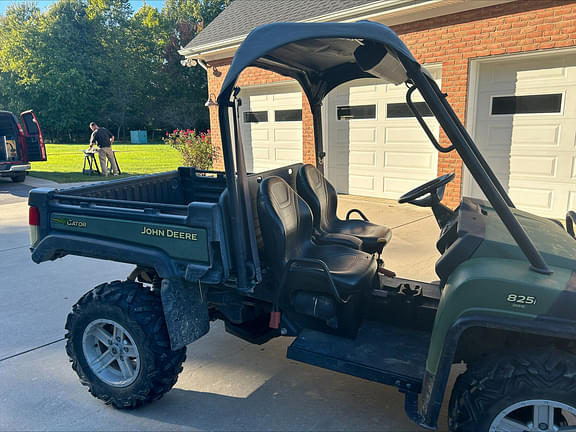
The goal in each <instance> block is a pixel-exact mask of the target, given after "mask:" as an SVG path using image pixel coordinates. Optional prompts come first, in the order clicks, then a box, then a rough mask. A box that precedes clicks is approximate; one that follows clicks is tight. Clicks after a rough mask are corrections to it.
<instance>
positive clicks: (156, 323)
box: [66, 281, 186, 409]
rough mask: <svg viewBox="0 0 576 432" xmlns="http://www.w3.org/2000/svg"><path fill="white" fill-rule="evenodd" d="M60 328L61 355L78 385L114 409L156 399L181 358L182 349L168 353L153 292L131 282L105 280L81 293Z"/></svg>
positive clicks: (167, 387)
mask: <svg viewBox="0 0 576 432" xmlns="http://www.w3.org/2000/svg"><path fill="white" fill-rule="evenodd" d="M66 330H68V332H67V334H66V339H67V343H66V352H67V353H68V356H69V357H70V361H71V362H72V368H73V369H74V371H76V373H77V374H78V376H79V377H80V381H81V382H82V384H84V385H85V386H88V389H89V391H90V393H92V395H93V396H94V397H97V398H98V399H101V400H103V401H104V402H105V403H106V404H108V405H112V406H114V407H115V408H120V409H131V408H136V407H138V406H140V405H142V404H145V403H147V402H151V401H154V400H157V399H160V398H161V397H162V396H163V395H164V393H166V392H168V391H169V390H170V389H171V388H172V386H173V385H174V384H175V383H176V380H177V379H178V374H179V373H180V372H181V371H182V363H183V362H184V360H185V359H186V348H182V349H179V350H178V351H172V350H171V349H170V340H169V337H168V331H167V328H166V322H165V320H164V314H163V312H162V302H161V299H160V295H159V293H157V292H152V291H150V290H149V289H148V288H145V287H144V286H142V285H141V284H139V283H136V282H130V281H126V282H120V281H116V282H111V283H108V284H102V285H99V286H97V287H96V288H94V289H93V290H92V291H89V292H88V293H86V294H85V295H84V296H83V297H82V298H81V299H80V300H79V301H78V303H76V304H75V305H74V307H73V308H72V312H71V313H70V314H69V315H68V319H67V321H66ZM108 335H109V336H111V337H109V336H108ZM106 339H109V340H106ZM122 354H124V356H122V357H120V355H122ZM111 356H113V357H114V359H113V360H112V361H111V363H109V365H108V366H106V367H104V365H105V364H106V363H108V362H109V361H110V360H111V359H112V358H113V357H111ZM87 359H89V360H90V364H92V366H90V364H89V360H87ZM98 359H101V360H98ZM100 368H102V370H99V369H100Z"/></svg>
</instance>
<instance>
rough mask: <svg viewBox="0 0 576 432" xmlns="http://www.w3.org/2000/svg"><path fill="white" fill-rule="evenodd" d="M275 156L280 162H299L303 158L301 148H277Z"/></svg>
mask: <svg viewBox="0 0 576 432" xmlns="http://www.w3.org/2000/svg"><path fill="white" fill-rule="evenodd" d="M275 156H276V160H277V161H279V162H298V161H299V160H301V159H302V154H301V153H300V151H299V149H287V148H277V149H276V152H275Z"/></svg>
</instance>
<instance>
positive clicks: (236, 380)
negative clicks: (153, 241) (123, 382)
mask: <svg viewBox="0 0 576 432" xmlns="http://www.w3.org/2000/svg"><path fill="white" fill-rule="evenodd" d="M27 183H34V184H35V185H40V183H41V182H38V180H35V179H33V178H30V179H28V180H27ZM29 189H30V186H29V185H23V184H13V183H12V182H10V181H6V180H4V179H0V275H1V282H0V328H1V329H2V331H1V337H0V383H1V385H0V430H5V431H8V430H10V431H15V430H88V431H92V430H94V431H103V430H123V431H127V430H150V431H151V430H154V431H156V430H203V431H215V430H218V431H224V430H225V431H248V430H249V431H270V430H275V431H288V430H289V431H310V430H315V431H396V432H400V431H419V430H421V429H420V428H418V427H417V426H415V425H414V424H413V423H411V422H410V421H409V420H408V419H407V418H406V416H405V414H404V406H403V404H404V399H403V395H402V394H401V393H399V392H397V391H396V390H395V389H392V388H389V387H386V386H383V385H379V384H375V383H372V382H368V381H363V380H360V379H356V378H353V377H350V376H346V375H342V374H338V373H334V372H330V371H326V370H323V369H320V368H315V367H313V366H308V365H304V364H300V363H297V362H294V361H291V360H287V359H286V358H285V352H286V348H287V347H288V345H289V344H290V343H291V342H292V339H289V338H279V339H275V340H272V341H270V342H269V343H267V344H265V345H263V346H255V345H251V344H249V343H246V342H244V341H242V340H240V339H236V338H234V337H233V336H230V335H228V334H227V333H225V332H224V330H223V326H222V325H221V324H218V323H217V324H215V325H213V328H212V331H211V332H210V333H209V334H208V335H207V336H205V337H204V338H202V339H201V340H199V341H197V342H195V343H194V344H192V345H190V346H189V347H188V359H187V360H186V363H185V365H184V371H183V372H182V374H181V375H180V379H179V380H178V382H177V384H176V386H175V388H174V389H173V390H172V391H171V392H169V393H168V394H167V395H166V396H165V397H164V398H163V399H161V400H160V401H157V402H155V403H152V404H150V405H147V406H145V407H143V408H140V409H137V410H134V411H118V410H115V409H113V408H109V407H107V406H105V405H104V404H102V403H101V402H100V401H98V400H96V399H94V398H93V397H92V396H90V394H89V393H88V391H87V390H86V388H85V387H83V386H82V385H81V384H80V382H79V380H78V379H77V377H76V375H75V374H74V372H73V371H72V369H71V367H70V366H69V363H68V359H67V356H66V353H65V351H64V342H63V340H62V339H63V335H64V323H65V320H66V315H67V313H68V312H69V310H70V309H71V307H72V305H73V304H74V303H75V302H76V300H77V299H78V298H79V297H80V296H81V295H82V294H83V293H84V292H86V291H88V290H89V289H91V288H92V287H94V286H95V285H97V284H98V283H101V282H105V281H111V280H116V279H123V278H125V277H126V275H127V274H128V273H129V272H130V270H131V266H128V265H124V264H118V263H113V262H102V261H96V260H91V259H86V258H79V257H65V258H63V259H60V260H57V261H54V262H50V263H43V264H42V265H37V264H34V263H33V262H32V261H31V260H30V256H29V251H28V228H27V223H28V217H27V204H26V198H27V193H28V190H29ZM340 202H341V206H340V207H341V208H340V209H339V211H340V213H342V214H343V213H345V211H346V210H347V209H348V208H352V207H356V208H360V209H362V210H363V211H364V213H366V215H367V216H368V217H369V218H370V219H371V220H373V221H375V222H379V223H384V224H387V225H388V226H391V227H393V228H394V230H393V231H394V236H393V239H392V243H391V244H390V245H389V246H388V247H387V248H386V250H385V256H384V259H385V261H386V266H387V267H388V268H390V269H392V270H394V271H395V272H396V273H397V274H398V275H399V276H405V277H409V278H415V279H420V280H434V279H435V278H436V277H435V275H434V271H433V264H434V261H435V260H436V258H437V256H438V255H437V252H436V251H435V249H434V243H435V241H436V239H437V236H438V228H437V227H436V223H435V221H434V218H433V217H432V215H431V212H430V211H429V210H428V209H420V208H416V207H413V206H408V205H404V206H399V205H398V204H396V203H394V202H391V201H383V200H376V199H370V198H358V197H350V196H343V197H341V199H340ZM440 424H441V430H446V420H445V410H444V411H443V414H442V419H441V423H440Z"/></svg>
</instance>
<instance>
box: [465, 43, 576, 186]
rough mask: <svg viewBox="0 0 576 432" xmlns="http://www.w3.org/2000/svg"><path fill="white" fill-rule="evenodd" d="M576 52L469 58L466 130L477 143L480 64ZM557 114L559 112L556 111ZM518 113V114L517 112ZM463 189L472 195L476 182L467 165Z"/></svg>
mask: <svg viewBox="0 0 576 432" xmlns="http://www.w3.org/2000/svg"><path fill="white" fill-rule="evenodd" d="M573 52H576V48H575V47H567V48H553V49H547V50H539V51H531V52H527V53H515V54H501V55H495V56H490V57H477V58H471V59H470V60H469V66H468V71H469V75H468V94H467V95H466V130H467V131H468V133H469V134H470V136H471V137H472V141H474V143H476V119H477V118H478V115H477V114H478V111H477V107H478V103H477V101H478V89H479V83H480V65H481V64H486V63H497V62H504V61H506V60H512V61H513V60H519V59H524V58H532V57H538V56H546V55H561V54H565V53H573ZM565 100H566V97H565V95H564V97H563V101H562V104H563V107H562V110H564V103H565ZM554 114H557V113H554ZM515 115H518V114H515ZM462 168H463V169H462V190H461V196H462V197H465V196H470V195H471V193H472V184H473V182H474V178H473V177H472V175H471V174H470V171H468V168H466V165H463V166H462Z"/></svg>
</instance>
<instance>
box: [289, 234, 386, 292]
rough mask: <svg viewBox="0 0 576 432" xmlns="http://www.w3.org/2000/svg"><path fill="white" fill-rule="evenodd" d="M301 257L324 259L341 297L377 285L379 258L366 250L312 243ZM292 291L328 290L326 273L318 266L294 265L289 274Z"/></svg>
mask: <svg viewBox="0 0 576 432" xmlns="http://www.w3.org/2000/svg"><path fill="white" fill-rule="evenodd" d="M302 258H311V259H317V260H321V261H323V262H324V263H325V264H326V266H327V267H328V270H329V271H330V275H331V276H332V280H333V281H334V284H335V285H336V288H337V289H338V292H339V293H340V295H341V296H342V297H344V296H347V295H350V294H353V293H358V292H360V291H363V290H370V289H372V288H373V286H374V282H375V278H376V271H377V267H378V266H377V263H376V259H375V258H374V257H373V256H372V255H370V254H367V253H365V252H362V251H359V250H355V249H351V248H349V247H346V246H338V245H331V246H316V245H314V246H311V247H309V248H307V249H306V250H305V251H303V255H302ZM288 284H289V288H290V291H299V290H303V291H314V292H328V291H329V284H328V282H327V278H326V275H325V274H324V273H323V272H322V271H321V270H319V269H317V268H310V267H308V266H305V265H295V266H294V267H293V268H292V272H290V275H289V277H288Z"/></svg>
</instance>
